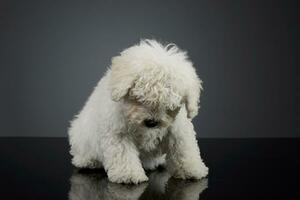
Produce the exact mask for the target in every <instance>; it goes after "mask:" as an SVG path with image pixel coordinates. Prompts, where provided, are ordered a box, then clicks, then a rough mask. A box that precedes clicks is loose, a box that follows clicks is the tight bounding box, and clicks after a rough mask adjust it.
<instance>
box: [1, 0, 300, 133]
mask: <svg viewBox="0 0 300 200" xmlns="http://www.w3.org/2000/svg"><path fill="white" fill-rule="evenodd" d="M297 12H298V7H297V6H296V5H293V4H292V3H290V2H289V1H261V0H251V1H235V0H232V1H231V0H226V1H225V0H219V1H211V0H210V1H199V0H198V1H196V0H195V1H187V0H184V1H183V0H182V1H142V0H136V1H112V0H107V1H104V0H103V1H83V0H82V1H77V0H72V1H67V0H47V1H45V0H43V1H41V0H35V1H34V0H27V1H22V0H19V1H16V0H10V1H8V0H7V1H5V0H4V1H1V2H0V70H1V71H0V87H1V93H0V95H1V98H0V105H1V111H0V136H41V137H44V136H47V137H48V136H49V137H53V136H59V137H60V136H62V137H65V136H67V127H68V125H69V121H70V120H71V119H72V116H73V115H74V114H76V113H77V112H78V111H79V110H80V109H81V107H82V106H83V104H84V102H85V100H86V99H87V97H88V96H89V94H90V93H91V92H92V90H93V87H94V86H95V85H96V83H97V82H98V80H99V79H100V77H101V76H102V75H103V73H104V72H105V71H106V69H107V67H108V66H109V65H110V59H111V57H112V56H115V55H117V54H118V53H119V52H120V51H121V50H122V49H124V48H126V47H128V46H130V45H133V44H135V43H137V42H139V40H140V38H155V39H158V40H160V41H163V42H174V43H176V44H178V46H179V47H181V48H183V49H185V50H187V51H188V52H189V55H190V58H191V60H192V61H193V62H194V64H195V66H196V68H197V72H198V74H199V76H200V77H201V78H202V80H203V81H204V89H205V91H204V93H203V95H202V97H201V106H202V108H201V111H200V113H199V115H198V117H197V118H195V119H194V124H195V127H196V131H197V133H198V136H199V137H295V136H299V134H298V132H299V128H298V124H297V123H298V122H299V106H298V105H297V100H299V94H298V93H299V78H298V77H299V69H297V67H299V35H300V34H299V25H298V23H299V21H298V20H297V19H298V18H297ZM99 103H101V102H99Z"/></svg>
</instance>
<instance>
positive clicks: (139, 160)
mask: <svg viewBox="0 0 300 200" xmlns="http://www.w3.org/2000/svg"><path fill="white" fill-rule="evenodd" d="M201 89H202V87H201V80H200V79H199V78H198V76H197V74H196V72H195V69H194V68H193V65H192V63H191V62H190V61H189V60H188V58H187V55H186V52H183V51H181V50H179V49H178V48H177V47H176V46H175V45H174V44H169V45H167V46H163V45H161V44H160V43H158V42H156V41H155V40H142V41H141V42H140V43H139V44H137V45H135V46H132V47H130V48H128V49H126V50H124V51H123V52H121V54H120V55H119V56H116V57H114V58H113V59H112V64H111V67H110V69H108V71H107V72H106V74H105V76H104V77H103V78H102V79H101V80H100V82H99V83H98V85H97V86H96V88H95V89H94V91H93V93H92V95H91V96H90V97H89V99H88V101H87V102H86V104H85V106H84V107H83V109H82V110H81V112H80V113H79V114H78V115H77V116H76V117H75V119H74V120H73V121H72V123H71V127H70V129H69V141H70V144H71V151H70V152H71V154H72V156H73V159H72V163H73V164H74V165H75V166H76V167H80V168H99V167H104V169H105V171H106V172H107V174H108V178H109V180H110V181H112V182H117V183H135V184H137V183H140V182H143V181H147V180H148V177H147V176H146V174H145V171H144V169H155V168H156V167H157V166H159V165H165V166H166V168H167V170H168V171H169V173H170V174H171V175H172V176H173V177H175V178H181V179H190V178H194V179H200V178H202V177H205V176H206V175H207V173H208V168H207V167H206V166H205V164H204V163H203V161H202V159H201V157H200V151H199V148H198V145H197V140H196V133H195V131H194V127H193V124H192V122H191V119H192V118H193V117H194V116H196V115H197V113H198V108H199V106H198V104H199V97H200V91H201Z"/></svg>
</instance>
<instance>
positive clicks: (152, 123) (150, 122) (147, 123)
mask: <svg viewBox="0 0 300 200" xmlns="http://www.w3.org/2000/svg"><path fill="white" fill-rule="evenodd" d="M144 124H145V126H147V127H148V128H154V127H156V126H157V125H158V124H159V122H158V121H155V120H153V119H146V120H144Z"/></svg>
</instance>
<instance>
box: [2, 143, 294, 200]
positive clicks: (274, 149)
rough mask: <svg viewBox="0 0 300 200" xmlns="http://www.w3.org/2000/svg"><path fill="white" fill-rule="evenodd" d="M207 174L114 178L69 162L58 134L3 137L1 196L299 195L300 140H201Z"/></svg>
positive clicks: (88, 199) (67, 199)
mask: <svg viewBox="0 0 300 200" xmlns="http://www.w3.org/2000/svg"><path fill="white" fill-rule="evenodd" d="M199 142H200V144H201V145H200V146H201V153H202V157H203V159H204V160H205V161H206V163H207V165H208V166H209V167H210V174H209V176H208V178H206V179H203V180H200V181H183V180H176V179H173V178H170V176H169V175H168V173H167V172H166V171H165V170H164V169H159V170H156V171H154V172H147V175H148V176H149V178H150V181H149V182H147V183H143V184H140V185H122V184H115V183H110V182H109V181H108V180H107V177H106V174H105V172H104V171H103V170H78V169H75V168H74V167H73V166H72V165H71V164H70V156H69V153H68V143H67V140H66V139H58V138H47V139H46V138H44V139H41V138H2V139H0V171H1V181H0V191H1V193H0V194H1V199H43V200H45V199H52V200H53V199H55V200H57V199H64V200H102V199H104V200H106V199H121V200H123V199H124V200H125V199H126V200H127V199H128V200H129V199H130V200H134V199H136V200H137V199H155V200H156V199H157V200H158V199H175V200H176V199H181V200H187V199H189V200H196V199H201V200H204V199H224V198H225V199H251V200H253V199H299V197H300V193H299V191H300V188H299V180H300V176H299V175H300V173H299V172H298V171H299V170H300V161H299V146H300V139H200V140H199Z"/></svg>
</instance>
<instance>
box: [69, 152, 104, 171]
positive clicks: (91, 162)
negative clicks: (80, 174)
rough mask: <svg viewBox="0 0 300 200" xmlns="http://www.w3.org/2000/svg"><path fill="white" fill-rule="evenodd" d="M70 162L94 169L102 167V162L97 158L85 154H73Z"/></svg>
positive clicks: (80, 166)
mask: <svg viewBox="0 0 300 200" xmlns="http://www.w3.org/2000/svg"><path fill="white" fill-rule="evenodd" d="M72 164H73V165H74V166H75V167H78V168H89V169H96V168H102V167H103V166H102V163H101V162H100V161H98V160H97V159H92V158H88V157H85V156H80V155H75V156H74V157H73V159H72Z"/></svg>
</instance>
